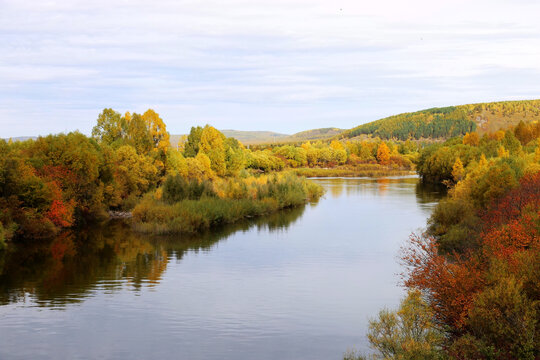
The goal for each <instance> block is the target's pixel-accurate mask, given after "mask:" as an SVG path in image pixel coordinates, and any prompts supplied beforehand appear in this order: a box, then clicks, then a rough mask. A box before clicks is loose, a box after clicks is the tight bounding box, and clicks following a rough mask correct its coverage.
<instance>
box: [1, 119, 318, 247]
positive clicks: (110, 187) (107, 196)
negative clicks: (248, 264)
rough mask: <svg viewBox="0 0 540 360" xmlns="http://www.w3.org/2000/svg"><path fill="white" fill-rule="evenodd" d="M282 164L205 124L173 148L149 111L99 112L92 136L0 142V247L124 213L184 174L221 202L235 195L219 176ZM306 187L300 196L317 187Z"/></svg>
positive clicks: (238, 176)
mask: <svg viewBox="0 0 540 360" xmlns="http://www.w3.org/2000/svg"><path fill="white" fill-rule="evenodd" d="M289 164H290V162H289V160H288V159H286V158H285V157H283V156H282V157H280V155H277V154H274V153H272V154H271V155H270V154H266V153H252V152H251V151H250V150H248V149H246V148H245V147H244V146H243V145H242V144H241V143H239V142H238V141H237V140H235V139H233V138H226V137H225V136H224V135H223V134H222V133H220V132H219V131H218V130H216V129H215V128H213V127H211V126H208V125H207V126H205V127H204V128H203V127H195V128H193V129H192V131H191V134H190V136H189V137H188V142H187V143H186V145H185V148H184V149H174V148H171V146H170V142H169V134H168V132H167V130H166V125H165V123H164V122H163V120H162V119H161V118H160V117H159V115H158V114H157V113H156V112H154V111H153V110H148V111H146V112H145V113H144V114H136V113H133V114H131V113H129V112H128V113H126V114H124V115H121V114H120V113H118V112H116V111H114V110H112V109H105V110H104V111H103V112H102V113H101V114H100V115H99V117H98V119H97V124H96V126H95V127H94V128H93V130H92V137H87V136H85V135H83V134H81V133H78V132H73V133H69V134H58V135H49V136H46V137H39V138H37V139H36V140H28V141H24V142H11V141H9V142H6V141H4V140H0V247H3V246H4V243H5V240H11V239H16V240H23V239H41V238H49V237H52V236H54V235H55V234H57V233H58V232H59V231H61V230H62V229H64V228H70V227H74V226H78V225H81V224H84V223H87V222H90V221H95V220H99V219H105V218H107V217H108V214H107V211H108V210H111V209H112V210H132V209H133V208H134V207H135V206H136V205H137V204H138V203H139V202H140V201H141V199H142V197H143V196H144V195H145V194H151V195H152V196H153V195H154V194H155V195H157V196H156V198H159V194H160V193H162V191H163V189H162V184H164V183H165V182H166V181H167V179H169V178H178V177H180V178H182V179H184V181H185V182H186V183H189V184H190V185H189V186H191V187H190V190H189V191H192V192H197V191H199V190H197V189H201V188H205V187H206V188H209V189H210V191H207V192H204V194H203V195H204V196H205V197H214V198H220V199H224V198H228V197H234V196H237V195H238V194H236V193H231V192H228V191H225V190H224V189H223V188H221V187H220V186H221V185H222V183H223V181H222V180H223V179H229V180H231V179H232V180H236V181H237V183H238V184H236V185H238V186H244V185H245V184H244V185H242V184H243V182H245V181H251V180H246V179H249V177H250V176H251V175H252V174H256V173H257V172H255V171H253V170H252V169H263V170H264V171H265V172H268V171H274V170H283V169H284V168H285V167H286V166H289ZM287 179H288V178H287ZM280 181H282V182H283V184H285V183H287V182H288V181H289V180H284V178H283V179H281V180H280ZM280 184H281V185H283V184H282V183H280ZM281 185H280V186H281ZM285 185H287V184H285ZM231 186H232V185H231ZM306 189H308V190H309V191H310V193H309V195H308V193H307V192H305V191H304V193H303V194H304V195H305V197H304V199H303V201H305V200H306V199H307V198H310V197H316V196H315V195H314V194H315V193H318V192H319V190H317V189H313V188H312V187H310V186H308V185H305V186H304V187H303V190H306ZM270 196H272V195H270ZM319 196H320V195H319ZM246 198H247V197H246ZM283 206H287V205H286V204H285V205H283ZM274 208H275V207H274V206H272V207H267V208H266V210H265V211H268V210H270V209H274ZM260 212H262V211H260ZM246 215H253V213H249V214H248V213H246Z"/></svg>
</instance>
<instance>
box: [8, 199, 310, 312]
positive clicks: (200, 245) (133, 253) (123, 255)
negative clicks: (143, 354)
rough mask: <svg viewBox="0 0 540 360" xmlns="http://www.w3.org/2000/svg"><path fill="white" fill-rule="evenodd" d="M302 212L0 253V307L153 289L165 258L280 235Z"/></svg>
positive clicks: (63, 239) (87, 235)
mask: <svg viewBox="0 0 540 360" xmlns="http://www.w3.org/2000/svg"><path fill="white" fill-rule="evenodd" d="M304 210H305V207H297V208H293V209H288V210H283V211H280V212H277V213H274V214H271V215H268V216H265V217H259V218H255V219H251V220H249V221H243V222H240V223H236V224H230V225H225V226H222V227H219V228H217V229H213V230H212V231H207V232H205V233H203V234H199V235H191V236H168V237H151V236H147V235H141V234H138V233H135V232H133V231H131V229H130V228H129V226H127V225H125V224H123V223H122V222H110V223H108V224H106V225H103V226H94V227H92V228H89V229H84V230H80V231H76V232H75V231H66V232H64V233H62V234H61V235H59V236H58V237H56V238H55V239H54V240H53V241H50V242H41V243H35V242H34V243H28V244H19V245H18V246H14V247H10V248H9V249H8V250H7V251H6V252H3V253H0V305H2V304H7V303H11V302H19V301H22V300H24V299H25V298H26V297H27V296H31V297H32V299H35V301H36V302H37V303H38V304H40V305H42V306H60V307H62V306H65V305H66V304H69V303H76V302H80V301H83V300H84V299H85V298H87V297H90V296H91V293H92V291H93V290H94V289H95V288H100V289H104V290H109V291H114V290H118V289H120V288H125V287H126V286H128V287H130V288H131V289H132V290H134V291H137V290H139V289H140V288H141V287H142V286H155V285H156V284H158V283H159V282H160V280H161V276H162V274H163V273H164V271H165V269H166V267H167V262H168V258H169V257H173V256H174V257H175V258H176V259H181V258H182V257H183V255H184V254H185V253H186V252H187V251H199V250H203V251H205V250H206V251H208V250H209V249H211V248H212V246H213V245H214V244H216V243H217V242H218V241H219V240H221V239H223V238H225V237H228V236H230V235H231V234H233V233H235V232H237V231H247V230H249V229H252V228H256V229H258V230H268V231H270V232H274V231H283V230H286V229H287V228H288V227H289V226H291V225H292V224H293V223H294V222H295V221H296V220H298V219H299V218H300V217H301V216H302V214H303V212H304Z"/></svg>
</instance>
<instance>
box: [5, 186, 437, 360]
mask: <svg viewBox="0 0 540 360" xmlns="http://www.w3.org/2000/svg"><path fill="white" fill-rule="evenodd" d="M314 181H317V182H319V183H320V184H321V185H322V186H324V187H325V189H326V190H327V192H326V195H325V197H324V198H323V199H321V200H320V201H319V202H318V203H314V204H308V205H306V206H305V207H301V208H296V209H291V210H287V211H283V212H280V213H277V214H274V215H272V216H268V217H264V218H258V219H254V220H252V221H246V222H243V223H240V224H235V225H233V226H227V227H223V228H220V229H217V230H213V231H212V232H208V233H206V234H202V235H199V236H196V237H187V236H175V237H159V238H156V237H149V236H143V235H139V234H135V233H133V232H131V231H130V229H129V228H128V227H127V226H125V225H123V224H122V223H112V224H108V225H107V226H102V227H93V228H91V229H86V230H84V231H79V232H77V233H65V234H62V236H59V237H58V238H56V239H54V241H53V242H52V243H51V242H49V243H46V244H33V245H29V244H27V245H25V246H24V247H23V246H20V247H19V248H15V249H14V248H11V249H10V251H8V252H5V253H3V254H0V359H4V360H8V359H187V360H197V359H231V360H232V359H234V360H243V359H250V360H251V359H258V360H262V359H280V360H284V359H295V360H298V359H340V358H341V357H342V355H343V353H344V352H345V351H346V350H347V349H350V348H355V349H357V350H360V351H363V352H366V353H367V352H368V351H369V347H368V342H367V340H366V338H365V333H366V330H367V323H368V320H369V318H370V317H374V316H375V315H376V314H377V312H378V311H379V310H380V309H381V308H383V307H390V308H392V307H395V306H396V305H397V304H398V303H399V300H400V298H401V297H402V296H403V294H404V291H403V289H402V288H401V287H400V286H399V284H398V283H399V273H400V272H401V270H402V269H401V268H400V265H399V261H398V256H399V249H400V246H402V245H404V244H405V243H406V240H407V238H408V236H409V234H410V233H411V232H413V231H415V230H417V229H419V228H422V227H424V226H425V223H426V219H427V217H428V216H429V214H430V213H431V211H432V209H433V207H434V205H435V204H436V203H437V201H438V200H439V199H440V198H441V196H442V194H441V193H439V192H437V191H436V190H432V189H426V188H424V187H423V186H422V185H420V184H418V179H417V178H416V177H400V178H378V179H365V178H358V179H354V178H348V179H341V178H331V179H316V180H314Z"/></svg>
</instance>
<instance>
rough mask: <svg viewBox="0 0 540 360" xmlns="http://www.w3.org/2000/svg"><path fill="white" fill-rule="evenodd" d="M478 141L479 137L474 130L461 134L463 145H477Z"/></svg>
mask: <svg viewBox="0 0 540 360" xmlns="http://www.w3.org/2000/svg"><path fill="white" fill-rule="evenodd" d="M479 143H480V137H479V136H478V133H476V132H472V133H467V134H465V136H463V144H464V145H471V146H478V144H479Z"/></svg>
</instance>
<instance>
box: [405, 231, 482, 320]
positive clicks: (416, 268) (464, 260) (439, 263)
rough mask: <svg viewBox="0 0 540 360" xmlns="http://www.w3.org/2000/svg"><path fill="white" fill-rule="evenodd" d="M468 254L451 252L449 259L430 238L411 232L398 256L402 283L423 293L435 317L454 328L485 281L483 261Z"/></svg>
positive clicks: (464, 316)
mask: <svg viewBox="0 0 540 360" xmlns="http://www.w3.org/2000/svg"><path fill="white" fill-rule="evenodd" d="M469 255H471V254H467V255H466V256H461V255H458V254H454V259H452V260H450V259H448V258H446V257H445V256H443V255H440V254H439V253H438V251H437V243H436V240H435V239H434V238H433V237H426V236H418V235H412V236H411V238H410V246H409V247H408V248H407V249H405V251H404V254H403V256H402V260H403V262H404V263H405V265H406V267H407V268H408V274H407V275H406V279H405V285H406V286H407V287H409V288H417V289H419V290H421V291H422V292H424V293H425V294H427V295H428V298H429V300H430V305H431V306H432V308H433V310H434V311H435V317H436V318H437V320H438V321H439V322H440V323H442V324H446V325H449V326H452V327H453V328H454V329H456V330H458V331H459V330H461V329H462V328H463V326H464V325H465V320H466V317H467V314H468V312H469V309H470V308H471V306H472V304H473V301H474V296H475V294H477V293H478V292H479V291H480V290H481V289H482V288H483V286H484V283H485V279H484V268H485V266H484V264H483V263H482V261H481V260H480V259H479V258H478V257H476V256H469Z"/></svg>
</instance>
